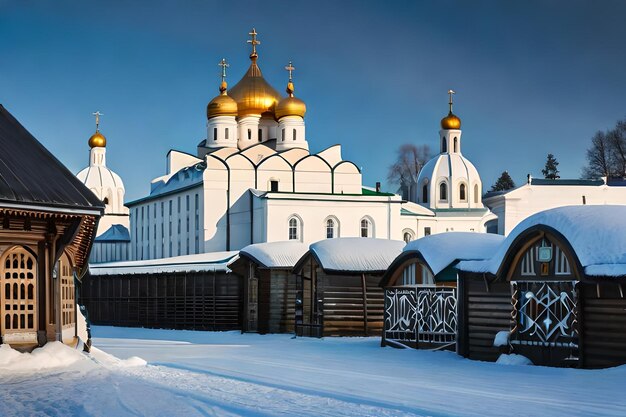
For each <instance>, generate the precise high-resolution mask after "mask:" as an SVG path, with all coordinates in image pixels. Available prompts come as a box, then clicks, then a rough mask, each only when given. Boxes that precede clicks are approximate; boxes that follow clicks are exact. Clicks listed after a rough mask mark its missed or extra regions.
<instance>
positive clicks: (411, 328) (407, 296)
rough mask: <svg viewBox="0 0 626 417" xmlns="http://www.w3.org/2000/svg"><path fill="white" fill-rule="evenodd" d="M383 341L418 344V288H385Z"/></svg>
mask: <svg viewBox="0 0 626 417" xmlns="http://www.w3.org/2000/svg"><path fill="white" fill-rule="evenodd" d="M383 340H390V341H393V342H398V343H401V344H411V343H416V342H417V288H416V287H409V288H385V321H384V329H383Z"/></svg>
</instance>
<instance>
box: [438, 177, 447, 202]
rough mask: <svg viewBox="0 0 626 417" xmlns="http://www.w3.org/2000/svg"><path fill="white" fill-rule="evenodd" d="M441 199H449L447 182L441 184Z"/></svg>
mask: <svg viewBox="0 0 626 417" xmlns="http://www.w3.org/2000/svg"><path fill="white" fill-rule="evenodd" d="M439 200H441V201H447V200H448V186H447V185H446V183H445V182H442V183H441V184H439Z"/></svg>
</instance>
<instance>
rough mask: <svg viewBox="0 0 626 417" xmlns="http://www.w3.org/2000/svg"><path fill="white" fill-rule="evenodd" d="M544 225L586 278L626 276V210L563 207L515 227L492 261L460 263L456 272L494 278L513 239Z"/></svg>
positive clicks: (542, 213) (621, 208)
mask: <svg viewBox="0 0 626 417" xmlns="http://www.w3.org/2000/svg"><path fill="white" fill-rule="evenodd" d="M537 225H543V226H548V227H551V228H553V229H555V230H556V231H557V232H559V233H560V234H562V235H563V237H564V238H565V239H566V240H567V241H568V242H569V244H570V245H571V246H572V248H573V249H574V252H575V253H576V256H577V257H578V260H579V261H580V264H581V265H582V266H583V268H584V269H585V273H586V274H587V275H606V276H623V275H626V206H610V205H604V206H565V207H558V208H555V209H551V210H546V211H542V212H539V213H536V214H534V215H532V216H530V217H528V218H527V219H525V220H524V221H522V222H521V223H520V224H518V225H517V226H515V228H514V229H513V231H511V234H509V236H507V238H506V239H505V240H504V242H503V243H502V244H501V245H500V247H499V248H498V250H497V251H496V253H495V254H494V256H493V257H491V258H490V259H488V260H485V261H466V262H461V263H459V269H461V270H464V271H469V272H489V273H491V274H495V273H496V272H497V271H498V269H499V268H500V265H501V264H502V262H503V261H504V257H505V256H506V253H507V251H508V249H509V248H510V246H511V244H512V243H513V242H514V241H515V239H516V238H517V237H518V236H519V235H520V234H522V233H523V232H524V231H525V230H527V229H529V228H530V227H533V226H537Z"/></svg>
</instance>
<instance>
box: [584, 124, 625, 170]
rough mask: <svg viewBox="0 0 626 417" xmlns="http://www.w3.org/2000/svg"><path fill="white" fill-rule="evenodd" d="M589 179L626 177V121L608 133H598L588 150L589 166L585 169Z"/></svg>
mask: <svg viewBox="0 0 626 417" xmlns="http://www.w3.org/2000/svg"><path fill="white" fill-rule="evenodd" d="M583 176H585V177H587V178H598V177H607V178H624V177H626V119H625V120H621V121H619V122H617V124H616V125H615V128H614V129H612V130H609V131H607V132H597V133H596V134H595V135H594V136H593V138H592V139H591V147H590V148H589V149H587V166H586V167H585V168H584V169H583Z"/></svg>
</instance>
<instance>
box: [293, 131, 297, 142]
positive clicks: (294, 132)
mask: <svg viewBox="0 0 626 417" xmlns="http://www.w3.org/2000/svg"><path fill="white" fill-rule="evenodd" d="M293 140H296V129H294V130H293Z"/></svg>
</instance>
